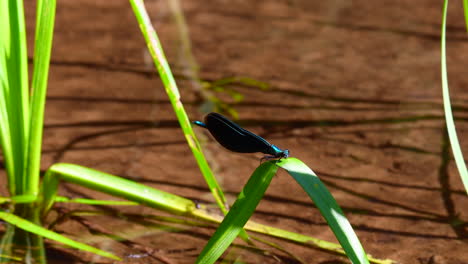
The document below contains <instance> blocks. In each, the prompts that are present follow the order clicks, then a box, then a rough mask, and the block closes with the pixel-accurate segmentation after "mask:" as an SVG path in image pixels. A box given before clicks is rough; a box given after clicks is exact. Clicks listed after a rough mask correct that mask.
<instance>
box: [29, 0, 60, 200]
mask: <svg viewBox="0 0 468 264" xmlns="http://www.w3.org/2000/svg"><path fill="white" fill-rule="evenodd" d="M55 6H56V1H55V0H39V1H38V10H37V18H36V38H35V46H34V72H33V78H32V88H31V90H32V91H31V93H32V94H31V114H30V116H31V120H30V122H31V123H30V127H31V130H30V142H29V149H28V152H27V154H28V159H27V161H28V164H27V176H28V179H27V189H26V192H27V193H28V194H33V195H37V194H38V192H39V170H40V162H41V145H42V131H43V123H44V107H45V100H46V91H47V79H48V73H49V62H50V53H51V50H52V37H53V32H54V20H55Z"/></svg>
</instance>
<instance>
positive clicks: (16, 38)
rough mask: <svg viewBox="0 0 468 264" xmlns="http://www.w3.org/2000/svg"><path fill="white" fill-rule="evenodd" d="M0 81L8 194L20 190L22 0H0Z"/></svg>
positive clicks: (24, 119)
mask: <svg viewBox="0 0 468 264" xmlns="http://www.w3.org/2000/svg"><path fill="white" fill-rule="evenodd" d="M1 2H2V3H1V6H0V7H1V11H0V12H1V16H2V18H1V22H2V24H1V25H0V28H1V32H0V38H1V41H0V42H1V51H0V52H1V53H2V54H0V55H1V56H2V58H1V60H2V62H1V65H0V66H1V67H2V69H1V73H0V74H1V75H2V76H1V79H2V80H1V82H2V84H1V85H2V99H1V100H2V102H1V105H0V106H1V107H4V108H3V109H2V113H1V115H2V117H1V119H2V120H1V121H2V122H8V123H7V124H2V129H3V130H4V131H1V132H5V133H6V134H5V135H2V145H3V148H4V151H5V152H4V156H5V158H6V164H7V166H10V167H9V168H7V170H8V174H9V175H8V176H9V190H10V193H11V194H12V195H15V194H21V193H22V192H23V183H22V180H23V176H22V174H23V173H24V161H25V158H26V157H25V151H24V149H25V148H24V147H25V142H27V137H28V134H27V131H28V125H29V123H28V121H29V110H28V109H29V94H28V68H27V67H28V61H27V47H26V28H25V22H24V11H23V1H16V0H8V1H7V0H4V1H1ZM5 127H8V128H7V129H5Z"/></svg>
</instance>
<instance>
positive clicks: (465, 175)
mask: <svg viewBox="0 0 468 264" xmlns="http://www.w3.org/2000/svg"><path fill="white" fill-rule="evenodd" d="M447 8H448V0H445V1H444V9H443V14H442V34H441V37H440V38H441V39H440V42H441V45H440V46H441V52H440V54H441V55H440V64H441V74H442V95H443V97H444V112H445V123H446V124H447V132H448V135H449V139H450V145H451V147H452V151H453V156H454V158H455V163H456V165H457V168H458V173H460V177H461V179H462V181H463V185H464V187H465V191H466V192H467V194H468V171H467V169H466V164H465V160H464V158H463V153H462V150H461V148H460V143H459V142H458V136H457V130H456V128H455V122H454V121H453V114H452V106H451V103H450V94H449V86H448V76H447V54H446V41H445V39H446V25H447ZM465 11H466V8H465Z"/></svg>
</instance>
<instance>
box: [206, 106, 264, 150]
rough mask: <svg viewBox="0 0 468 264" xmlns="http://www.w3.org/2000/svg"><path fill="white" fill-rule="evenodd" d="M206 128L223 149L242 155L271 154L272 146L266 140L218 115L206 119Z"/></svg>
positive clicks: (208, 116) (211, 114) (210, 115)
mask: <svg viewBox="0 0 468 264" xmlns="http://www.w3.org/2000/svg"><path fill="white" fill-rule="evenodd" d="M205 125H206V128H207V129H208V130H209V131H210V133H211V135H213V137H214V138H215V139H216V141H218V142H219V144H221V145H222V146H223V147H225V148H227V149H229V150H231V151H234V152H240V153H253V152H262V153H267V154H268V153H271V151H272V145H271V144H270V143H269V142H268V141H266V140H265V139H264V138H262V137H260V136H258V135H255V134H254V133H252V132H250V131H247V130H245V129H243V128H242V127H240V126H238V125H237V124H235V123H234V122H232V121H231V120H229V119H227V118H226V117H224V116H222V115H220V114H218V113H210V114H208V115H207V116H206V117H205Z"/></svg>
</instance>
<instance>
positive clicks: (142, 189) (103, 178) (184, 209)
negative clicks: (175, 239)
mask: <svg viewBox="0 0 468 264" xmlns="http://www.w3.org/2000/svg"><path fill="white" fill-rule="evenodd" d="M61 179H63V180H65V181H67V182H72V183H75V184H78V185H81V186H85V187H88V188H91V189H93V190H97V191H101V192H105V193H108V194H111V195H115V196H118V197H123V198H125V199H128V200H130V201H135V202H138V203H141V204H144V205H148V206H150V207H153V208H159V209H162V210H165V211H168V212H172V213H175V214H179V215H180V214H189V211H190V210H191V208H195V207H196V205H195V203H194V202H192V201H191V200H188V199H185V198H182V197H179V196H176V195H173V194H170V193H166V192H163V191H159V190H156V189H154V188H151V187H148V186H145V185H143V184H140V183H137V182H133V181H130V180H127V179H124V178H120V177H117V176H114V175H110V174H107V173H104V172H100V171H96V170H93V169H90V168H86V167H82V166H78V165H74V164H67V163H57V164H54V165H53V166H52V167H50V168H49V169H48V170H47V172H46V174H45V176H44V180H43V183H42V188H41V189H42V195H41V197H42V199H43V200H42V206H43V212H47V211H48V209H49V208H50V207H51V206H52V204H53V202H54V200H55V197H56V194H57V186H58V183H59V181H60V180H61Z"/></svg>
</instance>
